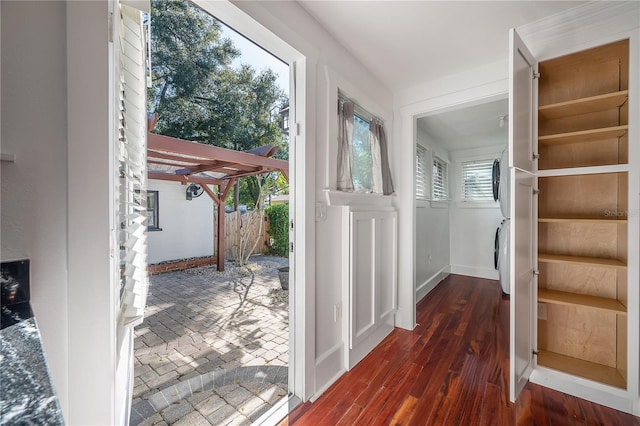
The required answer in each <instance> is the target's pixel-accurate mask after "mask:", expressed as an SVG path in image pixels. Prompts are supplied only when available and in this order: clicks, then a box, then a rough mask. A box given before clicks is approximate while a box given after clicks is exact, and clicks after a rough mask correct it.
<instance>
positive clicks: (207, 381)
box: [130, 365, 289, 425]
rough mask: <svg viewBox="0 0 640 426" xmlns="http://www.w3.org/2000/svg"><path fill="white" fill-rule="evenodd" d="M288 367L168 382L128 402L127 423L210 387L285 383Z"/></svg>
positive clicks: (251, 368)
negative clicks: (128, 417)
mask: <svg viewBox="0 0 640 426" xmlns="http://www.w3.org/2000/svg"><path fill="white" fill-rule="evenodd" d="M288 375H289V367H288V366H286V365H259V366H249V367H236V368H229V369H227V370H218V371H211V372H209V373H205V374H201V375H199V376H195V377H192V378H190V379H187V380H184V381H182V382H180V383H177V384H175V385H172V386H169V387H167V388H165V389H163V390H161V391H159V392H157V393H155V394H153V395H151V396H150V397H149V398H148V399H140V400H138V401H136V402H135V403H133V404H132V405H131V421H130V424H132V425H136V424H139V423H141V422H142V421H143V420H144V419H146V418H149V417H151V416H152V415H153V414H155V413H157V412H158V411H160V410H164V409H165V408H167V407H169V406H170V405H172V404H174V403H176V402H180V401H181V400H182V399H184V398H188V397H190V396H192V395H194V394H196V393H198V392H205V391H212V390H215V389H217V388H221V387H223V386H227V385H232V384H236V383H238V384H240V383H256V382H265V383H273V384H280V385H284V386H285V387H286V386H288V383H287V380H288Z"/></svg>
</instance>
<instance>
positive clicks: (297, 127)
mask: <svg viewBox="0 0 640 426" xmlns="http://www.w3.org/2000/svg"><path fill="white" fill-rule="evenodd" d="M296 136H300V123H296Z"/></svg>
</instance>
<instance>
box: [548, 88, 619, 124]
mask: <svg viewBox="0 0 640 426" xmlns="http://www.w3.org/2000/svg"><path fill="white" fill-rule="evenodd" d="M627 99H629V91H628V90H622V91H620V92H614V93H607V94H605V95H598V96H591V97H588V98H582V99H576V100H572V101H566V102H559V103H557V104H550V105H544V106H541V107H539V108H538V117H540V118H541V119H544V120H552V119H554V118H561V117H569V116H572V115H580V114H588V113H590V112H598V111H607V110H610V109H613V108H618V107H620V106H622V105H624V103H625V102H627Z"/></svg>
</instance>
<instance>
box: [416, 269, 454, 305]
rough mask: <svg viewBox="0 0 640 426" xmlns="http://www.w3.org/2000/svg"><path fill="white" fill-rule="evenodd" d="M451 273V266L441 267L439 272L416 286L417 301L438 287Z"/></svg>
mask: <svg viewBox="0 0 640 426" xmlns="http://www.w3.org/2000/svg"><path fill="white" fill-rule="evenodd" d="M448 275H449V267H448V266H445V267H444V268H442V269H440V270H439V271H438V272H436V273H435V274H433V275H432V276H431V277H430V278H429V279H427V280H426V281H425V282H423V283H422V284H420V285H418V286H417V288H416V303H418V302H419V301H420V300H422V298H423V297H425V296H426V295H427V294H429V292H430V291H431V290H433V289H434V288H436V286H437V285H438V284H439V283H440V281H442V280H444V279H445V278H447V276H448Z"/></svg>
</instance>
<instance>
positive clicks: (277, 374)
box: [134, 3, 304, 423]
mask: <svg viewBox="0 0 640 426" xmlns="http://www.w3.org/2000/svg"><path fill="white" fill-rule="evenodd" d="M199 6H200V7H202V9H204V10H206V12H208V13H210V14H211V15H213V16H216V17H218V16H219V15H218V13H220V10H217V9H219V8H221V9H222V14H223V15H224V16H226V18H225V21H226V22H231V21H233V19H235V18H234V16H236V15H237V16H240V15H241V12H239V11H238V10H234V11H233V12H232V13H231V14H229V8H228V6H229V5H228V4H226V3H225V4H224V5H211V4H204V5H199ZM211 9H216V10H211ZM240 21H242V22H241V24H239V25H240V26H242V25H254V24H255V23H253V24H251V23H249V24H247V22H248V21H247V20H246V16H245V17H244V18H241V19H240ZM255 25H257V24H255ZM236 28H238V29H239V30H241V28H239V27H236ZM253 31H254V32H256V31H257V32H261V31H266V30H265V29H264V28H262V27H260V28H258V29H255V28H254V29H253ZM271 36H272V35H271ZM261 40H262V43H263V44H262V46H264V47H263V48H265V50H266V49H268V48H269V47H268V46H265V43H266V44H269V43H268V40H269V37H268V36H263V37H262V39H261ZM265 40H267V41H265ZM277 49H280V50H281V51H282V46H281V45H278V46H277ZM284 56H285V57H289V58H291V57H293V56H294V55H293V54H292V53H291V52H286V55H284ZM279 57H282V56H280V55H279ZM298 59H299V58H298ZM288 67H289V69H288V72H287V73H286V78H285V79H286V80H287V82H288V81H292V83H293V84H291V87H290V89H289V90H288V92H289V99H290V100H291V102H290V104H289V106H288V108H286V109H287V112H288V115H287V116H286V117H285V116H284V115H283V114H281V115H280V120H281V121H282V123H283V124H284V123H288V122H292V123H296V122H299V120H296V95H297V94H296V92H295V83H294V82H295V81H296V80H295V79H296V77H297V71H298V70H297V69H296V62H295V61H290V62H289V65H288ZM298 76H299V75H298ZM298 100H299V99H298ZM283 109H284V108H283ZM278 112H281V111H276V112H275V113H276V114H278ZM296 136H297V135H296V134H293V135H291V136H290V141H291V143H290V145H289V146H290V147H291V149H290V151H289V159H290V162H291V164H290V173H289V177H290V179H291V181H290V183H291V185H290V193H289V204H288V205H289V209H288V210H289V211H288V213H289V217H290V218H291V219H293V218H294V217H295V216H296V214H297V208H296V206H297V197H296V196H295V194H296V185H295V181H294V179H295V178H294V176H296V169H295V162H294V161H293V160H294V158H296V155H297V153H296V150H295V144H294V143H293V142H294V139H295V138H296ZM182 191H183V192H184V188H182ZM158 192H159V191H158ZM158 192H156V193H155V195H154V196H155V197H156V198H155V202H156V206H158V205H163V203H165V202H164V201H161V198H160V199H159V197H161V195H162V194H158ZM198 195H200V194H198ZM218 195H219V194H218ZM192 197H195V195H194V194H192ZM205 198H206V197H205ZM274 198H275V197H274ZM190 201H191V202H193V199H191V200H190ZM273 201H275V200H273ZM154 220H155V225H156V227H157V228H159V229H162V220H160V219H157V218H154ZM239 220H240V221H242V219H239ZM288 222H289V221H288ZM291 223H293V221H291ZM286 228H287V229H289V230H293V225H291V226H289V223H286ZM290 234H291V235H290V237H289V238H290V240H292V241H294V240H295V239H296V235H295V233H294V232H290ZM295 246H298V247H300V246H302V245H297V244H296V245H295ZM291 247H294V245H293V244H292V245H291ZM286 248H287V251H289V250H288V248H289V244H286ZM219 255H220V254H219ZM288 255H289V256H288V262H289V267H290V271H291V273H290V274H289V276H290V281H291V287H290V288H291V297H290V298H289V300H290V301H291V302H290V304H289V308H288V310H287V315H288V318H290V319H291V320H292V321H291V322H292V324H291V325H290V327H289V330H290V332H289V333H288V334H289V335H288V336H287V337H288V338H289V342H290V344H289V354H288V356H284V357H283V354H279V355H280V356H278V357H275V358H273V359H268V360H266V361H267V362H266V364H268V365H265V366H259V365H249V366H247V367H250V370H246V371H248V372H250V373H251V374H253V376H254V377H255V378H257V377H261V378H262V377H263V376H265V375H266V376H267V377H271V376H273V379H274V380H280V381H278V382H276V383H277V384H279V385H281V384H283V382H282V380H283V378H284V386H283V387H284V390H285V391H284V392H278V391H276V392H275V396H277V397H278V398H281V399H282V402H281V403H276V404H273V405H274V406H276V408H274V410H276V409H277V410H278V411H279V413H281V414H273V413H265V418H266V417H268V416H271V415H272V416H274V418H275V417H276V416H278V415H284V414H286V413H287V412H288V411H289V403H290V399H291V398H290V397H292V396H294V395H296V392H295V389H296V383H299V382H300V381H301V380H300V379H299V378H298V379H297V377H299V376H297V375H296V374H295V373H296V371H301V370H297V369H295V368H294V365H295V358H296V351H295V350H294V348H295V343H294V342H295V340H294V339H293V336H295V333H294V329H295V318H296V316H295V315H296V314H297V315H298V317H297V318H299V317H300V316H301V315H302V313H301V312H300V310H299V309H298V310H297V311H296V310H295V309H294V307H295V303H294V301H295V300H296V291H295V277H296V276H297V274H302V273H303V272H304V262H301V263H300V266H301V267H297V262H294V260H295V259H300V258H302V259H303V255H299V254H298V252H296V251H293V250H291V252H290V253H288ZM271 269H274V268H271ZM275 269H277V268H275ZM296 270H298V272H296ZM240 281H241V280H236V282H235V284H239V285H245V284H243V283H241V282H240ZM245 287H246V285H245ZM151 292H152V293H153V287H152V288H151ZM237 293H238V292H237ZM240 296H241V297H242V295H240ZM245 296H246V294H245ZM214 297H215V296H214ZM276 297H277V296H276ZM276 302H278V301H276ZM241 303H242V301H241ZM174 320H175V319H174ZM175 322H178V323H179V321H177V320H175ZM170 323H171V321H170ZM167 328H169V327H167ZM278 338H280V339H281V336H276V339H274V340H273V341H272V342H270V343H271V344H276V345H278V346H282V342H281V341H276V340H277V339H278ZM194 343H195V342H194ZM213 344H214V345H215V344H216V343H213ZM265 346H266V345H265ZM195 347H196V348H197V345H195ZM272 349H276V348H269V349H268V350H267V352H273V350H272ZM195 353H196V352H194V354H195ZM229 356H231V355H229ZM287 358H288V364H287V365H284V366H282V365H278V361H283V360H287ZM265 359H266V358H265ZM231 361H233V359H231ZM194 362H195V363H196V364H197V363H198V362H197V360H194ZM282 367H286V368H282ZM225 370H229V369H225ZM156 373H157V372H156ZM213 373H214V374H213V375H210V377H209V376H207V377H206V379H207V380H209V379H210V381H211V382H212V383H214V384H215V382H216V380H218V378H219V377H217V376H216V375H215V371H213ZM234 374H235V376H234V378H233V381H234V382H235V384H238V383H239V381H241V380H244V379H246V378H248V375H249V373H246V374H245V372H242V373H239V372H238V371H236V372H235V373H234ZM228 375H229V373H228V372H227V373H226V376H228ZM218 376H219V375H218ZM226 376H225V377H224V378H223V379H222V380H224V383H225V384H226V382H227V381H228V380H227V379H229V377H226ZM245 376H246V377H245ZM203 377H204V375H202V376H201V377H200V379H201V381H202V383H203V389H204V387H205V385H204V381H203V380H204V379H203ZM287 377H288V379H287ZM182 383H183V382H182V381H181V382H179V383H174V384H173V385H172V386H173V388H175V389H178V387H179V386H184V385H182ZM192 385H193V383H190V381H189V387H190V391H191V392H192V396H193V388H192V387H191V386H192ZM283 387H280V389H282V388H283ZM287 388H288V391H287ZM213 390H215V389H213ZM179 392H181V391H180V390H178V393H179ZM233 392H235V391H232V392H229V393H230V394H231V393H233ZM256 392H259V390H256ZM240 393H242V390H241V389H238V392H236V394H233V395H230V396H229V397H228V399H233V398H235V397H239V394H240ZM161 394H162V396H163V398H164V400H165V401H167V396H166V395H164V391H163V392H161ZM224 396H225V397H226V396H227V395H224ZM272 396H273V395H272ZM210 399H213V400H215V398H210ZM270 400H271V401H270V402H275V401H274V400H273V398H272V397H270ZM174 402H175V403H177V404H175V406H174V407H168V408H167V409H172V408H173V411H176V412H178V411H180V409H179V407H180V404H181V402H179V401H174ZM174 402H172V403H171V405H174ZM201 402H202V401H201ZM214 402H215V401H214ZM134 408H136V407H135V406H134ZM211 408H212V407H209V408H207V409H211ZM245 408H246V404H245ZM283 410H284V411H283ZM254 414H255V411H254ZM261 419H262V417H260V419H256V418H255V416H254V418H251V420H252V421H253V420H259V421H262V420H261ZM165 420H166V419H165ZM214 423H215V422H214Z"/></svg>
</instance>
